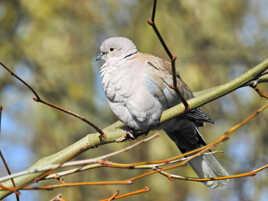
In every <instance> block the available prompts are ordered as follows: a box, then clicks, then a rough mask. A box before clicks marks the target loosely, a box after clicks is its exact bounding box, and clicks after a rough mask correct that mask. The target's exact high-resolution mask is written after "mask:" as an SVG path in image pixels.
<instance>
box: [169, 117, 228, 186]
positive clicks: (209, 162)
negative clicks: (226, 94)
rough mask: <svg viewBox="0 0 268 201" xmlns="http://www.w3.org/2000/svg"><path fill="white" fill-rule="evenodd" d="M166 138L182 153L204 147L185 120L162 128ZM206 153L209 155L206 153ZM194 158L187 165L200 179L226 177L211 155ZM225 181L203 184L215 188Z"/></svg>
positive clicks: (223, 170) (200, 138) (194, 130)
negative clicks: (166, 135) (173, 125)
mask: <svg viewBox="0 0 268 201" xmlns="http://www.w3.org/2000/svg"><path fill="white" fill-rule="evenodd" d="M164 130H165V132H166V133H167V134H168V136H169V137H170V138H171V139H172V140H173V141H174V142H175V144H176V145H177V147H178V148H179V149H180V151H181V152H182V153H185V152H188V151H191V150H194V149H197V148H199V147H202V146H204V145H206V143H205V141H204V140H203V138H202V136H201V134H200V133H199V131H198V129H197V127H196V125H195V124H194V123H193V122H192V121H190V120H187V119H181V120H179V121H176V126H175V127H171V126H170V125H169V126H167V127H165V128H164ZM206 153H209V151H208V152H206ZM206 153H204V154H203V155H201V156H199V157H197V158H194V159H193V160H191V161H189V164H190V165H191V167H192V168H193V170H194V171H195V172H196V174H197V175H198V176H199V177H200V178H205V177H222V176H227V175H228V172H227V171H226V170H225V169H224V168H223V167H222V165H221V164H220V163H219V161H218V160H217V159H216V158H215V156H214V155H213V154H206ZM227 182H228V181H227V180H218V181H208V182H205V184H206V186H207V187H209V188H216V187H219V186H223V185H224V184H226V183H227Z"/></svg>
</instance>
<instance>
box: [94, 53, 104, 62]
mask: <svg viewBox="0 0 268 201" xmlns="http://www.w3.org/2000/svg"><path fill="white" fill-rule="evenodd" d="M103 55H104V53H103V52H101V53H100V54H99V55H98V56H97V57H96V61H100V60H102V57H103Z"/></svg>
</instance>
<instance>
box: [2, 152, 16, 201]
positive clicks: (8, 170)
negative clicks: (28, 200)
mask: <svg viewBox="0 0 268 201" xmlns="http://www.w3.org/2000/svg"><path fill="white" fill-rule="evenodd" d="M0 157H1V159H2V161H3V163H4V166H5V168H6V170H7V173H8V175H11V171H10V169H9V167H8V164H7V161H6V159H5V157H4V155H3V154H2V151H1V150H0ZM11 183H12V185H13V186H14V188H16V184H15V181H14V179H13V178H12V179H11ZM15 195H16V199H17V201H20V192H19V191H16V192H15Z"/></svg>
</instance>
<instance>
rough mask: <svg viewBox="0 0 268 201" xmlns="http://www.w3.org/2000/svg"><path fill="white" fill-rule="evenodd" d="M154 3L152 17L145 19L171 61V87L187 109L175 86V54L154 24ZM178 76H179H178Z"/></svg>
mask: <svg viewBox="0 0 268 201" xmlns="http://www.w3.org/2000/svg"><path fill="white" fill-rule="evenodd" d="M156 4H157V0H154V4H153V11H152V17H151V19H150V20H147V23H148V24H149V25H151V27H152V28H153V30H154V32H155V33H156V35H157V37H158V39H159V41H160V43H161V45H162V46H163V48H164V49H165V51H166V53H167V55H168V57H169V59H170V61H171V69H172V78H173V86H172V88H173V89H174V90H175V91H176V93H177V95H178V96H179V98H180V99H181V101H182V103H183V105H184V107H185V110H187V111H189V110H190V106H189V104H188V103H187V101H186V100H185V98H184V97H183V95H182V94H181V92H180V91H179V89H178V87H177V76H179V75H178V74H177V73H176V66H175V62H176V59H177V58H176V56H174V55H173V54H172V53H171V51H170V50H169V48H168V46H167V44H166V42H165V40H164V39H163V37H162V35H161V34H160V32H159V30H158V28H157V26H156V24H155V15H156ZM179 78H180V76H179Z"/></svg>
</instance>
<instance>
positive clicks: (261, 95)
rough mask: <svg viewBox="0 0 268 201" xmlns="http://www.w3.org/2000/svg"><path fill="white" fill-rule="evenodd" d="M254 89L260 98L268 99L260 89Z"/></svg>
mask: <svg viewBox="0 0 268 201" xmlns="http://www.w3.org/2000/svg"><path fill="white" fill-rule="evenodd" d="M253 89H254V90H255V91H256V92H257V93H258V94H259V96H260V97H263V98H266V99H268V95H266V94H264V93H263V92H262V91H261V90H260V89H259V88H258V87H253Z"/></svg>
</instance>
